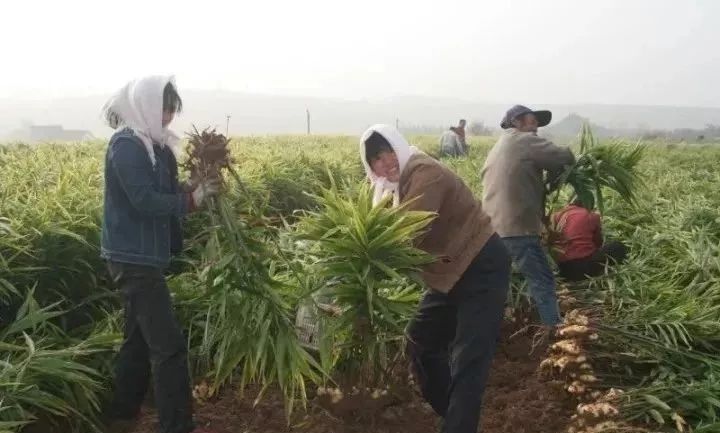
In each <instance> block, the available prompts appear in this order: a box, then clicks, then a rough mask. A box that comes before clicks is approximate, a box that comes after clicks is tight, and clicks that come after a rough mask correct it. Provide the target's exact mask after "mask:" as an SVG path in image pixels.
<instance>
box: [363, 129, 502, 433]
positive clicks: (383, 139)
mask: <svg viewBox="0 0 720 433" xmlns="http://www.w3.org/2000/svg"><path fill="white" fill-rule="evenodd" d="M360 159H361V161H362V163H363V166H364V167H365V171H366V174H367V178H368V180H369V181H370V182H371V183H372V185H373V203H374V204H375V205H378V204H381V203H385V202H384V198H385V197H386V196H389V197H392V205H393V206H403V207H404V209H406V210H418V211H426V212H433V213H435V214H436V217H435V219H434V220H433V222H432V224H431V225H430V226H429V229H428V230H427V231H425V232H424V233H423V234H422V235H421V237H420V238H418V239H416V240H415V245H416V247H417V248H418V249H420V250H423V251H425V252H426V253H428V254H430V255H432V256H433V257H435V258H436V259H435V261H433V262H432V263H429V264H427V265H425V266H424V267H423V268H422V273H421V277H422V279H423V281H424V283H425V286H426V287H427V291H426V292H425V294H424V295H423V298H422V300H421V301H420V304H419V305H418V309H417V312H416V313H415V316H414V317H413V319H412V320H411V321H410V324H409V325H408V327H407V330H406V336H407V349H406V350H407V354H408V358H409V360H410V363H411V368H412V373H413V375H414V377H415V379H416V381H417V383H418V385H419V387H420V390H421V392H422V395H423V397H424V398H425V399H426V400H427V401H428V403H429V404H430V405H431V406H432V408H433V409H434V410H435V412H436V413H437V414H438V415H439V416H441V417H442V418H443V422H442V429H441V431H442V432H443V433H475V432H477V429H478V423H479V419H480V408H481V405H482V396H483V392H484V389H485V384H486V383H487V378H488V375H489V373H490V367H491V365H492V360H493V357H494V353H495V347H496V345H497V338H498V335H499V333H500V325H501V323H502V317H503V310H504V307H505V301H506V299H507V292H508V288H509V285H510V267H511V263H510V262H511V258H510V255H509V254H508V251H507V249H506V248H505V246H504V244H503V242H502V240H501V239H500V237H499V236H498V235H497V234H496V233H495V230H494V229H493V227H492V223H491V221H490V218H489V217H488V215H487V214H486V213H485V212H484V211H483V209H482V205H481V204H480V202H479V201H478V200H477V199H475V197H474V196H473V193H472V191H471V190H470V188H468V186H467V185H466V184H465V182H463V180H462V179H461V178H460V177H459V176H458V175H457V174H455V173H454V172H453V171H452V170H450V169H449V168H448V167H446V166H445V165H443V164H442V163H441V162H439V161H437V160H435V159H434V158H432V157H430V156H428V155H426V154H425V153H422V152H421V151H419V150H418V149H417V148H415V147H413V146H410V145H409V144H408V142H407V141H406V140H405V138H404V137H403V136H402V134H400V132H398V130H397V129H395V128H394V127H392V126H388V125H375V126H373V127H371V128H370V129H368V130H367V131H366V132H365V133H364V134H363V136H362V138H361V139H360Z"/></svg>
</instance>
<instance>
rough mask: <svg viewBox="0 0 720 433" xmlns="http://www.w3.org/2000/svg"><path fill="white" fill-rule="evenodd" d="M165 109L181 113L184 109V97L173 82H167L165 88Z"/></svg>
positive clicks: (169, 111)
mask: <svg viewBox="0 0 720 433" xmlns="http://www.w3.org/2000/svg"><path fill="white" fill-rule="evenodd" d="M163 111H165V112H167V113H180V112H181V111H182V99H180V95H178V92H177V90H176V89H175V86H173V84H172V83H167V84H166V85H165V89H164V90H163Z"/></svg>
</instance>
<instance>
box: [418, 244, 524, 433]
mask: <svg viewBox="0 0 720 433" xmlns="http://www.w3.org/2000/svg"><path fill="white" fill-rule="evenodd" d="M509 285H510V255H509V254H508V252H507V250H506V249H505V247H504V246H503V243H502V241H501V240H500V237H499V236H497V235H495V236H493V237H492V238H490V240H489V241H488V242H487V244H486V245H485V247H483V249H482V250H481V251H480V253H479V254H478V255H477V256H476V258H475V260H474V261H473V262H472V264H470V266H469V267H468V269H467V270H466V271H465V273H464V274H463V275H462V277H461V278H460V281H458V282H457V284H455V286H454V287H453V289H452V290H451V291H450V292H449V293H440V292H435V291H429V292H427V293H426V294H425V296H424V297H423V299H422V301H420V305H419V306H418V311H417V313H416V315H415V317H414V318H413V319H412V321H411V322H410V325H409V326H408V330H407V337H408V346H407V352H408V355H409V358H410V361H411V366H412V373H413V375H414V376H415V379H416V380H417V382H418V385H419V386H420V390H421V391H422V394H423V397H425V399H426V400H427V402H428V403H430V405H431V406H432V408H433V409H434V410H435V412H436V413H437V414H438V415H440V416H442V417H443V418H444V419H443V424H442V430H441V431H442V433H476V432H477V429H478V422H479V420H480V407H481V405H482V397H483V393H484V391H485V384H486V382H487V378H488V374H489V373H490V366H491V364H492V360H493V356H494V355H495V346H496V344H497V338H498V335H499V333H500V324H501V323H502V316H503V309H504V306H505V301H506V300H507V292H508V287H509Z"/></svg>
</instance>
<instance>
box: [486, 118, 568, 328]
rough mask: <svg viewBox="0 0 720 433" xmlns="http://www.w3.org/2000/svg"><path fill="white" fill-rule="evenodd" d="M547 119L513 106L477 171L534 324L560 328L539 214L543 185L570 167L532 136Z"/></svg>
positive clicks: (563, 155) (564, 156) (558, 150)
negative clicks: (535, 315)
mask: <svg viewBox="0 0 720 433" xmlns="http://www.w3.org/2000/svg"><path fill="white" fill-rule="evenodd" d="M551 119H552V113H551V112H550V111H546V110H542V111H533V110H531V109H529V108H527V107H525V106H522V105H516V106H514V107H512V108H511V109H510V110H508V111H507V113H506V114H505V117H504V118H503V120H502V122H501V124H500V127H501V128H502V129H503V130H504V131H503V133H502V135H501V137H500V139H499V140H498V142H497V143H496V144H495V146H493V148H492V149H491V150H490V153H489V154H488V157H487V159H486V160H485V165H484V167H483V169H482V182H483V209H485V211H487V213H488V214H489V215H490V218H491V220H492V224H493V227H494V228H495V230H496V231H497V233H498V234H499V235H500V236H501V237H502V239H503V241H504V243H505V246H506V247H507V249H508V250H509V251H510V255H511V256H512V258H513V261H514V262H515V265H516V266H517V268H518V270H519V271H520V273H522V274H523V276H524V277H525V279H526V280H527V281H528V287H529V290H530V294H531V296H532V298H533V300H534V301H535V303H536V304H537V309H538V312H539V314H540V320H541V321H542V323H543V325H545V326H546V327H551V326H554V325H557V324H559V323H560V321H561V318H560V310H559V308H558V303H557V295H556V293H555V278H554V275H553V271H552V269H551V267H550V263H549V261H548V258H547V255H546V254H545V251H544V249H543V246H542V243H541V234H542V231H543V218H544V214H545V210H544V203H545V179H544V176H543V175H544V173H547V181H549V182H552V180H553V179H556V178H557V177H558V176H559V175H560V174H561V173H562V171H563V170H564V168H565V167H566V166H568V165H571V164H573V163H574V162H575V157H574V156H573V153H572V152H571V151H570V149H568V148H567V147H561V146H557V145H555V144H553V143H552V142H550V141H549V140H546V139H544V138H542V137H539V136H538V135H537V129H538V128H539V127H543V126H546V125H547V124H549V123H550V120H551Z"/></svg>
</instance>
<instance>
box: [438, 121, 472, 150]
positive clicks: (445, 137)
mask: <svg viewBox="0 0 720 433" xmlns="http://www.w3.org/2000/svg"><path fill="white" fill-rule="evenodd" d="M466 155H467V144H466V142H465V120H460V126H451V127H450V128H449V129H447V130H446V131H445V132H443V134H442V135H441V136H440V156H454V157H458V156H466Z"/></svg>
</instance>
